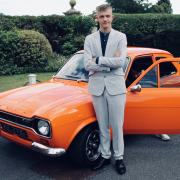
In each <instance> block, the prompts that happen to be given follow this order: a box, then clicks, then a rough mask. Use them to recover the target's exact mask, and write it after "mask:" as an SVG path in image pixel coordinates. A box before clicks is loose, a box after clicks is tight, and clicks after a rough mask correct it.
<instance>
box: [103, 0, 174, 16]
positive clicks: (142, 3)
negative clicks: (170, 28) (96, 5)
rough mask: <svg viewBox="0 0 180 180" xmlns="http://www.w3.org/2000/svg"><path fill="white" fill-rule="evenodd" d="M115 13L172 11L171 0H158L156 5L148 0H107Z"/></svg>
mask: <svg viewBox="0 0 180 180" xmlns="http://www.w3.org/2000/svg"><path fill="white" fill-rule="evenodd" d="M106 2H107V3H109V4H110V5H111V6H112V7H113V12H115V13H126V14H133V13H168V14H171V13H172V5H171V3H170V0H158V2H157V3H156V4H155V5H152V3H149V1H148V0H106Z"/></svg>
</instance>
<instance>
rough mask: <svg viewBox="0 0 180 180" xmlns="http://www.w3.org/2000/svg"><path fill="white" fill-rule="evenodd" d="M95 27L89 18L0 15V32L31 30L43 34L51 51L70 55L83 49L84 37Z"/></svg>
mask: <svg viewBox="0 0 180 180" xmlns="http://www.w3.org/2000/svg"><path fill="white" fill-rule="evenodd" d="M94 25H95V22H94V20H93V19H92V18H91V17H89V16H58V15H51V16H38V17H35V16H5V15H0V30H3V31H9V30H12V29H16V28H18V29H33V30H36V31H39V32H40V33H43V34H44V35H45V36H46V38H47V39H48V40H49V42H50V44H51V46H52V48H53V51H55V52H56V53H59V54H62V55H71V54H73V53H74V52H76V51H78V50H80V49H82V48H83V43H84V39H85V36H86V35H87V34H89V33H90V32H91V30H92V28H93V26H94Z"/></svg>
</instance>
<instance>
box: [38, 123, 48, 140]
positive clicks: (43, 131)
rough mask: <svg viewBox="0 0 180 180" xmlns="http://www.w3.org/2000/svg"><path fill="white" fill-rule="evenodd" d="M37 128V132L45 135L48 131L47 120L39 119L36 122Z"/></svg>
mask: <svg viewBox="0 0 180 180" xmlns="http://www.w3.org/2000/svg"><path fill="white" fill-rule="evenodd" d="M37 128H38V131H39V133H40V134H41V135H43V136H47V135H48V134H49V133H50V127H49V123H48V122H47V121H43V120H39V121H38V123H37Z"/></svg>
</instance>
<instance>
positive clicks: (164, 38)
mask: <svg viewBox="0 0 180 180" xmlns="http://www.w3.org/2000/svg"><path fill="white" fill-rule="evenodd" d="M113 27H114V28H115V29H118V30H120V31H122V32H125V33H126V35H127V37H128V45H129V46H145V47H153V48H160V49H164V50H168V51H170V52H172V53H173V54H174V55H175V56H180V50H179V47H180V15H168V14H162V15H159V14H129V15H123V14H115V19H114V21H113Z"/></svg>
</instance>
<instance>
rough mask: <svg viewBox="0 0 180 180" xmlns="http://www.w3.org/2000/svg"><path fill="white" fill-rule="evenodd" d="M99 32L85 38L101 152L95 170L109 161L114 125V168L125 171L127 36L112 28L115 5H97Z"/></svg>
mask: <svg viewBox="0 0 180 180" xmlns="http://www.w3.org/2000/svg"><path fill="white" fill-rule="evenodd" d="M96 11H97V14H96V18H97V21H98V22H99V25H100V29H99V31H97V32H95V33H92V34H90V35H88V36H87V37H86V39H85V43H84V50H85V69H86V70H87V71H89V84H88V90H89V92H90V94H91V95H92V100H93V106H94V109H95V113H96V117H97V121H98V124H99V129H100V147H99V150H100V152H101V155H100V159H99V161H98V164H97V165H96V166H95V167H94V168H93V169H94V170H96V169H100V168H102V167H103V166H104V165H107V164H110V157H111V151H110V133H109V128H110V127H111V128H112V132H113V136H112V140H113V151H114V158H115V167H116V170H117V172H118V173H119V174H124V173H125V172H126V167H125V164H124V162H123V154H124V139H123V122H124V107H125V101H126V86H125V80H124V72H123V68H122V67H123V65H124V62H125V60H126V56H127V39H126V35H125V34H123V33H121V32H119V31H116V30H114V29H112V27H111V23H112V20H113V17H112V7H111V6H109V5H108V4H105V5H100V6H98V7H97V8H96Z"/></svg>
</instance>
